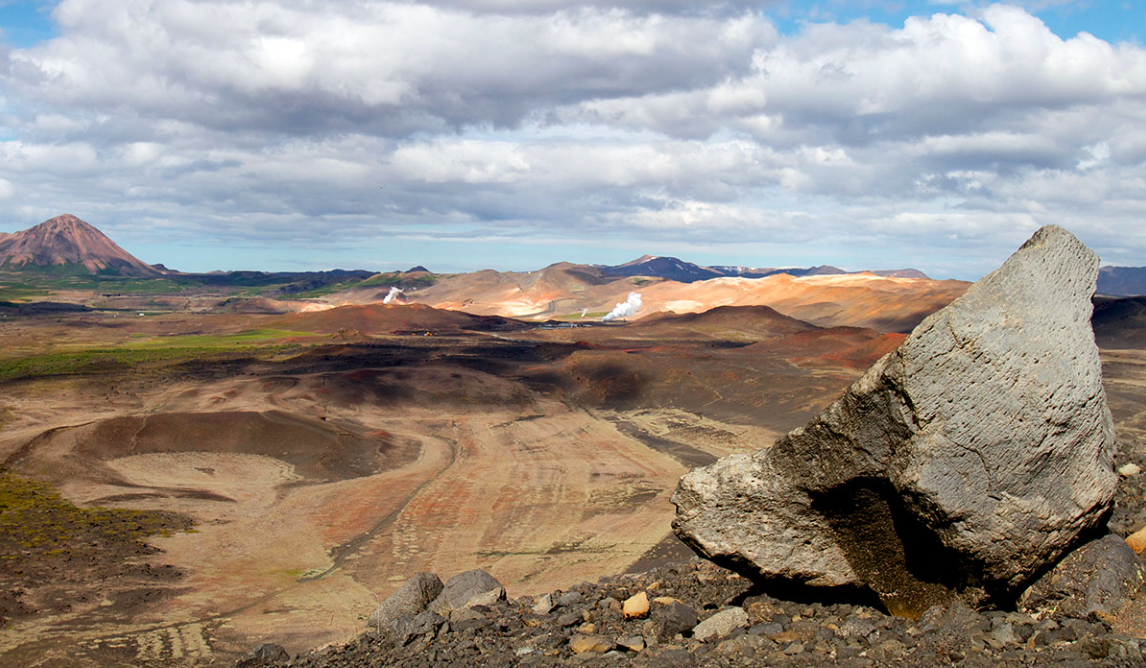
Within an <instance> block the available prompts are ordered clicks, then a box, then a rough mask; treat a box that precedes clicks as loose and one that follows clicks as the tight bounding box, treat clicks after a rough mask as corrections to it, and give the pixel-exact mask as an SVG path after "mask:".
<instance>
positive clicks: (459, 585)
mask: <svg viewBox="0 0 1146 668" xmlns="http://www.w3.org/2000/svg"><path fill="white" fill-rule="evenodd" d="M504 599H505V587H503V586H501V583H500V582H498V581H497V578H495V577H493V576H492V575H490V574H489V573H486V572H485V571H483V570H482V569H480V568H475V569H474V570H472V571H466V572H464V573H458V574H457V575H455V576H454V577H452V578H450V579H449V580H447V581H446V585H445V587H443V588H442V591H441V593H440V594H438V597H437V598H435V599H434V600H433V602H431V603H430V606H429V607H430V610H433V611H434V612H436V613H438V614H441V615H444V614H447V613H449V612H450V611H451V610H461V609H463V608H469V607H473V606H475V605H492V604H494V603H496V602H497V601H500V600H504Z"/></svg>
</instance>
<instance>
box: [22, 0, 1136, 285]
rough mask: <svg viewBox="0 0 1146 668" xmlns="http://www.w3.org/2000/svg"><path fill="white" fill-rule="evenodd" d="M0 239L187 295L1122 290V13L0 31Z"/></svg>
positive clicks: (558, 3)
mask: <svg viewBox="0 0 1146 668" xmlns="http://www.w3.org/2000/svg"><path fill="white" fill-rule="evenodd" d="M0 27H2V30H3V34H2V36H0V231H5V232H13V231H16V230H20V229H24V228H27V227H30V226H31V225H34V224H36V223H38V222H40V221H42V220H44V219H46V218H49V217H51V216H54V215H58V214H60V213H73V214H75V215H78V216H79V217H81V218H83V219H85V220H87V221H88V222H91V223H93V224H94V225H96V226H97V227H99V228H101V229H102V230H104V231H105V232H106V233H108V234H109V235H110V236H112V237H113V238H114V239H116V240H117V241H119V242H120V244H121V245H122V246H124V247H125V248H127V249H128V250H129V251H131V252H133V253H135V254H136V255H138V256H140V257H141V258H142V259H144V260H146V261H148V262H163V263H165V264H167V265H168V266H172V267H176V268H179V269H184V270H209V269H235V268H253V269H275V270H299V269H319V268H330V267H343V268H365V269H394V268H407V267H409V266H411V265H413V264H424V265H426V266H428V267H430V268H431V269H433V270H436V271H464V270H473V269H480V268H484V267H494V268H499V269H533V268H539V267H541V266H544V265H546V264H549V263H551V262H556V261H559V260H571V261H576V262H588V263H607V264H615V263H619V262H624V261H627V260H629V259H632V258H633V257H635V256H637V255H641V254H643V253H652V254H657V255H676V256H678V257H683V258H685V259H688V260H692V261H694V262H700V263H707V264H741V265H751V266H806V265H810V264H821V263H827V264H835V265H838V266H842V267H845V268H850V269H859V268H892V267H903V266H915V267H918V268H921V269H923V270H924V271H927V272H928V273H930V274H932V275H934V276H937V277H958V278H976V277H978V276H980V275H982V274H983V273H985V272H987V271H989V270H991V269H993V268H994V267H995V266H997V265H998V264H999V263H1000V262H1001V261H1002V260H1003V259H1004V258H1005V257H1006V256H1007V255H1008V254H1009V253H1010V252H1012V251H1013V250H1014V249H1015V248H1016V247H1017V246H1018V245H1019V244H1020V243H1021V242H1022V241H1023V240H1024V239H1025V238H1026V237H1028V236H1029V235H1030V234H1031V233H1032V232H1033V231H1034V230H1035V229H1036V228H1037V227H1038V226H1039V225H1042V224H1047V223H1056V224H1060V225H1063V226H1065V227H1066V228H1067V229H1070V230H1071V231H1073V232H1074V233H1075V234H1077V235H1078V236H1079V237H1080V238H1082V239H1083V241H1085V242H1086V243H1088V244H1089V245H1090V246H1091V247H1093V248H1094V249H1095V250H1097V251H1098V252H1099V253H1100V254H1101V255H1102V256H1103V261H1104V263H1106V264H1116V265H1133V266H1141V265H1146V48H1144V47H1143V36H1144V34H1146V3H1142V2H1140V1H1139V0H1026V1H1022V2H1012V3H1009V4H989V3H985V2H961V1H958V0H954V1H953V0H942V1H940V0H846V1H844V0H820V1H819V2H814V3H802V2H794V1H784V0H775V1H764V2H741V1H740V0H732V1H731V2H727V3H718V4H705V3H701V2H694V1H690V0H642V1H638V2H617V1H612V2H611V1H609V0H582V1H581V2H576V1H573V0H445V1H443V2H434V3H418V2H373V1H371V0H280V1H278V2H267V1H261V0H117V1H116V2H114V3H112V2H107V1H105V0H63V1H62V2H46V1H42V0H0Z"/></svg>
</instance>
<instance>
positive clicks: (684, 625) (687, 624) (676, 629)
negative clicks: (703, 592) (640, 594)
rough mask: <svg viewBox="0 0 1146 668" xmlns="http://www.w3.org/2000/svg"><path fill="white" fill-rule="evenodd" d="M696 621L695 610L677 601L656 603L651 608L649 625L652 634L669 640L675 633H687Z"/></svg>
mask: <svg viewBox="0 0 1146 668" xmlns="http://www.w3.org/2000/svg"><path fill="white" fill-rule="evenodd" d="M697 622H698V619H697V615H696V610H694V609H693V608H692V607H691V606H688V605H685V604H684V603H681V602H679V601H675V600H674V601H673V602H671V603H668V604H663V603H660V604H657V605H656V606H654V607H653V609H652V619H651V620H650V626H651V630H652V633H653V635H655V636H656V637H657V638H658V639H660V640H669V639H671V638H674V637H676V635H677V634H682V633H688V632H689V631H692V629H693V627H695V626H696V624H697Z"/></svg>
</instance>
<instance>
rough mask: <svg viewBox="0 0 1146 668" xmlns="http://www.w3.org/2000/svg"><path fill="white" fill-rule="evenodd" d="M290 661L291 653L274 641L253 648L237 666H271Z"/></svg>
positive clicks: (255, 667)
mask: <svg viewBox="0 0 1146 668" xmlns="http://www.w3.org/2000/svg"><path fill="white" fill-rule="evenodd" d="M287 661H290V654H288V653H287V651H286V650H285V649H284V648H283V647H282V645H275V644H273V643H265V644H262V645H259V646H258V647H256V648H255V649H253V650H251V653H250V654H248V655H247V656H245V657H243V658H242V659H241V660H240V661H239V662H238V663H236V664H235V668H264V667H265V668H270V667H271V666H277V665H280V664H283V663H286V662H287Z"/></svg>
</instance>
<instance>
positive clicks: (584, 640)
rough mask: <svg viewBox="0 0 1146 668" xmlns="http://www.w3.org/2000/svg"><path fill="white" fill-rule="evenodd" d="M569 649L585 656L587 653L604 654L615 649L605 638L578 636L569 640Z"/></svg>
mask: <svg viewBox="0 0 1146 668" xmlns="http://www.w3.org/2000/svg"><path fill="white" fill-rule="evenodd" d="M569 649H570V650H572V651H573V653H574V654H584V653H585V652H592V653H594V654H604V653H605V652H608V651H609V650H611V649H613V643H612V642H611V641H610V640H609V639H608V638H606V637H604V636H586V635H580V634H578V635H575V636H573V637H572V638H570V639H569Z"/></svg>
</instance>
